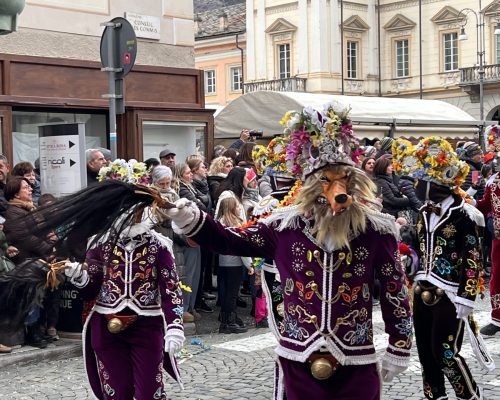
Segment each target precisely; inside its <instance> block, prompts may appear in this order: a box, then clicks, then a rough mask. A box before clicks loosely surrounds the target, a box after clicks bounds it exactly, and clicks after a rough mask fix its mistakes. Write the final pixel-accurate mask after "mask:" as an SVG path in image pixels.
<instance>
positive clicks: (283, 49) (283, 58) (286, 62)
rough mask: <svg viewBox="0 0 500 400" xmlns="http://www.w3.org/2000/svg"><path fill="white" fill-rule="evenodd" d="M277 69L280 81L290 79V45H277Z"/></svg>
mask: <svg viewBox="0 0 500 400" xmlns="http://www.w3.org/2000/svg"><path fill="white" fill-rule="evenodd" d="M278 68H279V71H278V72H279V77H280V79H285V78H290V43H284V44H280V45H278Z"/></svg>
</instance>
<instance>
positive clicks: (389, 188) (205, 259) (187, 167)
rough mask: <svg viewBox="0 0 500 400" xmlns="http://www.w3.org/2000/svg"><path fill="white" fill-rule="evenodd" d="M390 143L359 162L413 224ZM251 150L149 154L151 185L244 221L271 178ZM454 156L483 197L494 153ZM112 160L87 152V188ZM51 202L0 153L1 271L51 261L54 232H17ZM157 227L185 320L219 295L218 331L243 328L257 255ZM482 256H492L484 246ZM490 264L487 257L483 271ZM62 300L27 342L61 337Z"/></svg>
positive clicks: (41, 317) (415, 206) (35, 313)
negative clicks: (167, 244) (165, 240)
mask: <svg viewBox="0 0 500 400" xmlns="http://www.w3.org/2000/svg"><path fill="white" fill-rule="evenodd" d="M392 141H393V139H391V138H389V137H385V138H383V139H382V140H381V141H377V142H375V143H374V144H373V145H366V146H362V147H361V154H360V156H359V158H358V162H359V165H358V167H359V168H360V169H362V170H363V171H364V172H365V173H366V174H367V175H368V176H369V177H370V178H371V179H372V180H373V181H374V183H375V184H376V186H377V188H378V199H379V201H380V203H381V205H382V211H383V212H385V213H388V214H390V215H392V216H394V217H395V218H396V219H397V220H398V222H400V223H401V224H402V225H408V226H409V227H412V226H413V225H414V224H415V221H416V216H417V213H418V210H419V208H420V207H421V206H422V202H421V201H420V200H419V199H418V198H417V196H416V195H415V187H414V186H415V185H414V181H413V179H412V178H411V177H408V176H399V177H397V176H395V175H394V173H393V163H392V155H391V145H392ZM254 147H255V143H254V142H253V141H252V138H251V137H250V134H249V131H248V130H243V131H242V132H241V134H240V138H239V139H238V140H236V141H235V142H234V143H233V144H232V145H231V146H230V147H229V148H227V149H226V148H225V147H224V146H222V145H218V146H216V147H215V148H214V154H213V158H212V159H211V161H209V160H207V159H205V158H204V157H203V156H201V155H198V154H195V155H191V156H188V157H187V158H186V160H177V159H176V156H177V155H176V149H173V148H167V149H163V150H161V151H160V152H159V154H158V159H155V158H150V159H148V160H145V163H146V164H147V166H148V168H150V171H151V185H153V186H155V187H156V188H157V189H158V190H159V191H160V193H161V195H162V196H164V197H165V198H167V199H168V200H169V201H171V202H175V201H176V200H178V199H179V198H186V199H188V200H190V201H192V202H194V203H195V204H196V205H197V206H198V207H199V208H200V209H201V210H203V211H205V212H207V213H210V214H211V215H213V216H214V217H215V218H216V219H218V220H219V221H221V222H222V223H223V224H225V225H227V226H237V225H240V224H244V223H245V222H246V221H247V219H248V218H249V216H250V215H251V214H252V210H253V208H254V207H255V205H256V204H257V203H258V202H259V200H260V199H261V198H262V197H265V196H266V195H267V194H269V191H268V186H269V181H268V179H267V180H266V178H267V177H266V176H265V175H264V176H259V175H258V174H257V168H256V166H255V163H254V160H253V159H252V150H253V149H254ZM457 153H458V154H459V156H460V158H461V159H463V160H464V161H466V162H467V163H468V164H469V165H470V167H471V171H470V173H469V176H468V177H467V180H466V183H465V184H464V187H463V189H464V190H467V189H469V188H472V189H473V193H474V197H475V198H476V199H481V196H482V193H483V191H484V182H485V180H486V179H487V178H488V176H489V175H491V172H492V168H491V160H492V157H489V156H488V155H487V157H484V155H483V153H482V151H481V148H480V147H479V146H478V145H477V144H476V143H473V142H461V143H458V144H457ZM110 158H111V153H110V152H109V150H107V149H89V150H87V151H86V163H87V184H88V185H94V184H97V182H98V180H97V177H98V174H99V170H100V169H101V168H102V167H103V166H106V165H107V164H108V163H109V161H110ZM266 183H267V184H266ZM44 196H45V197H44ZM53 200H54V198H53V196H52V197H50V195H48V196H47V195H42V194H41V192H40V176H39V175H38V174H37V171H36V169H35V167H34V166H33V165H32V164H31V163H30V162H27V161H23V162H20V163H17V164H16V165H15V166H14V167H13V168H12V169H11V168H10V165H9V162H8V160H7V158H6V157H5V156H3V155H0V222H1V226H2V228H3V232H0V252H1V256H2V258H3V259H4V260H6V261H5V262H3V261H2V263H0V273H3V272H5V271H7V270H8V269H9V268H12V267H13V265H14V264H18V263H19V262H22V260H25V259H26V258H29V257H37V258H42V259H44V260H46V261H50V260H51V259H52V258H53V257H54V243H55V241H56V240H57V237H56V234H55V233H50V234H49V235H48V236H46V237H38V236H35V235H33V236H30V237H19V235H17V233H16V232H17V231H18V230H17V227H16V224H17V221H18V219H19V218H20V217H21V216H22V215H25V214H29V212H30V211H31V210H33V209H34V208H35V207H37V206H38V205H39V204H40V205H41V204H42V203H43V202H44V201H53ZM154 229H155V230H157V231H158V232H160V233H162V234H163V235H165V236H167V237H169V238H171V239H172V241H173V246H174V254H175V260H176V266H177V270H178V274H179V276H180V280H181V281H182V283H183V285H184V287H187V288H189V290H184V291H183V297H184V321H185V322H197V321H200V320H202V313H212V312H213V311H214V307H215V306H214V304H213V301H214V300H215V299H216V298H217V303H216V304H217V305H220V307H221V312H220V315H219V320H220V328H219V331H220V332H222V333H240V332H245V331H246V330H247V327H246V326H245V324H244V323H243V321H242V319H241V318H239V317H238V312H237V311H238V305H240V306H243V305H246V302H245V300H244V299H243V298H242V296H241V293H242V292H241V291H240V289H241V286H242V285H244V286H245V287H246V288H247V290H246V293H247V294H248V293H253V299H252V300H253V301H252V303H253V304H252V310H251V312H252V313H253V312H254V309H255V290H253V291H252V274H253V271H254V270H253V267H252V260H251V259H249V258H245V257H233V256H227V255H223V254H212V253H210V252H209V251H207V250H206V249H204V248H203V247H201V248H200V246H198V245H197V244H196V243H194V242H193V241H191V240H190V239H189V238H187V237H184V236H183V235H179V234H177V233H175V232H174V230H173V229H172V226H171V223H170V221H169V220H168V219H165V220H164V221H160V222H158V224H157V225H156V226H155V228H154ZM486 233H487V235H486V238H485V243H484V246H485V247H486V248H488V246H489V245H490V243H489V241H490V242H491V235H488V232H486ZM488 238H489V241H488ZM485 254H489V253H488V250H487V249H486V251H485ZM489 261H490V260H489V259H488V258H487V257H486V259H485V262H486V271H488V268H489ZM215 276H216V279H215ZM214 282H217V284H216V285H215V283H214ZM215 286H216V287H215ZM59 297H60V294H59V293H58V292H57V291H54V292H47V293H46V298H45V301H44V304H43V306H42V307H39V308H37V309H36V310H35V309H34V310H32V312H31V313H30V315H29V317H28V319H27V321H26V323H25V324H26V343H27V344H31V345H33V346H37V347H40V348H43V347H45V346H46V345H47V342H48V341H50V340H57V338H58V335H57V330H56V325H57V318H58V307H59V303H58V302H59ZM209 300H210V301H211V302H208V301H209ZM257 326H267V324H258V325H257ZM8 351H10V348H9V347H8V346H4V345H1V344H0V352H8Z"/></svg>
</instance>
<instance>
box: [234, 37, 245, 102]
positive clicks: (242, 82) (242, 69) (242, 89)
mask: <svg viewBox="0 0 500 400" xmlns="http://www.w3.org/2000/svg"><path fill="white" fill-rule="evenodd" d="M239 35H240V34H239V33H237V34H236V48H237V49H238V50H239V51H240V52H241V94H245V84H244V83H245V79H244V76H245V75H244V71H245V67H244V65H243V47H240V44H239V42H238V38H239Z"/></svg>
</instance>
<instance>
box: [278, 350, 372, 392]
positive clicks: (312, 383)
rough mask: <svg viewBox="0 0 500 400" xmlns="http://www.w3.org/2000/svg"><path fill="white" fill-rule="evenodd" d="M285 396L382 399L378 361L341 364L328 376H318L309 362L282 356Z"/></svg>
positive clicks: (280, 359)
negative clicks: (313, 372) (322, 378)
mask: <svg viewBox="0 0 500 400" xmlns="http://www.w3.org/2000/svg"><path fill="white" fill-rule="evenodd" d="M279 362H280V364H281V368H282V371H283V379H284V384H285V394H286V400H304V399H314V400H332V399H337V400H380V377H379V374H378V371H377V365H376V364H367V365H345V366H341V367H340V368H339V369H338V370H337V371H336V372H335V373H334V374H333V376H331V377H330V378H329V379H326V380H324V381H320V380H317V379H316V378H314V377H313V376H312V375H311V372H310V369H309V364H308V363H301V362H296V361H291V360H287V359H284V358H282V357H280V358H279Z"/></svg>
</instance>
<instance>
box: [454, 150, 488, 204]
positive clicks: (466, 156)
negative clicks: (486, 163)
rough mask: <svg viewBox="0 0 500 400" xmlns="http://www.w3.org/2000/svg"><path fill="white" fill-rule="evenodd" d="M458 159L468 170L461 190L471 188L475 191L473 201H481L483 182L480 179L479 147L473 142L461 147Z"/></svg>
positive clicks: (480, 160) (480, 155)
mask: <svg viewBox="0 0 500 400" xmlns="http://www.w3.org/2000/svg"><path fill="white" fill-rule="evenodd" d="M459 158H460V159H461V160H463V161H465V162H466V163H467V164H468V165H469V168H470V170H469V173H468V174H467V177H466V178H465V182H464V184H463V185H462V186H461V188H462V189H463V190H467V189H469V188H470V187H471V186H472V188H473V189H474V190H476V193H475V194H474V195H473V196H474V199H476V200H480V199H482V198H483V195H484V186H485V182H484V180H482V179H481V167H482V166H483V151H482V150H481V147H480V146H479V145H478V144H477V143H475V142H467V143H465V144H464V145H463V148H462V151H461V152H460V156H459ZM473 178H474V179H473Z"/></svg>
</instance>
